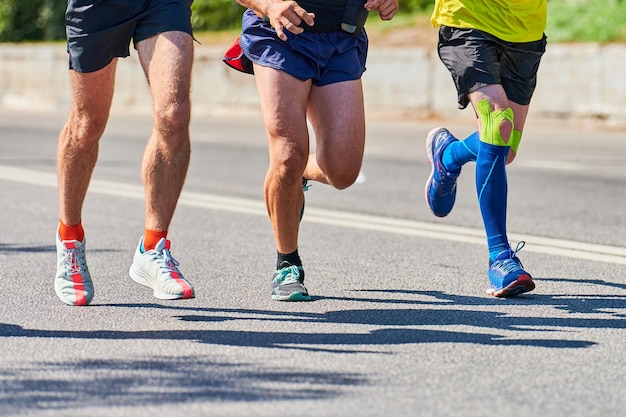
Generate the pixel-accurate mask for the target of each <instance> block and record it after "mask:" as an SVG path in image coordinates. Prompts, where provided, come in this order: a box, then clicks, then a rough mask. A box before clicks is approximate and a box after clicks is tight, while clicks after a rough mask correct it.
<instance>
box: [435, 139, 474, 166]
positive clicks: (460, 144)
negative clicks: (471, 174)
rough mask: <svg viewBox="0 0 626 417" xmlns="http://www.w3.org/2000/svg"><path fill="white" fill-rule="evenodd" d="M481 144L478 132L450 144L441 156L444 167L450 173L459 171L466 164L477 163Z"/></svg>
mask: <svg viewBox="0 0 626 417" xmlns="http://www.w3.org/2000/svg"><path fill="white" fill-rule="evenodd" d="M479 143H480V136H479V135H478V132H474V133H472V134H471V135H469V136H468V137H466V138H465V139H463V140H459V141H454V142H452V143H450V144H449V145H448V146H447V147H446V149H444V151H443V155H442V156H441V162H442V163H443V166H444V167H445V168H446V169H447V170H448V171H458V170H459V169H461V167H462V166H463V165H465V164H466V163H468V162H471V161H475V160H476V155H478V146H479Z"/></svg>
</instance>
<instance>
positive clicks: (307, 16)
mask: <svg viewBox="0 0 626 417" xmlns="http://www.w3.org/2000/svg"><path fill="white" fill-rule="evenodd" d="M294 12H296V15H297V16H298V19H300V21H299V22H297V24H298V25H299V24H300V23H301V22H302V21H304V23H306V24H307V25H309V26H313V24H314V23H315V14H313V13H309V12H307V11H306V10H304V9H303V8H302V7H300V6H297V7H296V8H295V9H294Z"/></svg>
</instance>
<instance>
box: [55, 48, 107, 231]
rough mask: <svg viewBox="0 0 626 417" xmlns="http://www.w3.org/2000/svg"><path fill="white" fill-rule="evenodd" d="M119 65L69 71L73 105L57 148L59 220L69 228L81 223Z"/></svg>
mask: <svg viewBox="0 0 626 417" xmlns="http://www.w3.org/2000/svg"><path fill="white" fill-rule="evenodd" d="M116 62H117V61H116V60H114V61H113V62H111V63H110V64H109V65H107V66H106V67H105V68H103V69H101V70H99V71H95V72H90V73H79V72H76V71H70V85H71V89H72V105H71V109H70V114H69V118H68V120H67V122H66V124H65V126H64V127H63V129H62V131H61V133H60V135H59V142H58V147H57V175H58V182H59V204H60V218H61V221H63V223H65V224H66V225H75V224H78V223H79V222H80V221H81V213H82V209H83V203H84V200H85V195H86V194H87V188H88V187H89V181H90V179H91V174H92V173H93V169H94V167H95V164H96V161H97V159H98V143H99V141H100V138H101V137H102V134H103V133H104V129H105V127H106V124H107V120H108V118H109V111H110V107H111V101H112V99H113V88H114V84H115V67H116Z"/></svg>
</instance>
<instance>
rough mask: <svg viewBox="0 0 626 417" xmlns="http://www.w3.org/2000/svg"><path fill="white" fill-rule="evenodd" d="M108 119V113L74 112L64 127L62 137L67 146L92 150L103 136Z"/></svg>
mask: <svg viewBox="0 0 626 417" xmlns="http://www.w3.org/2000/svg"><path fill="white" fill-rule="evenodd" d="M107 120H108V115H94V114H89V113H85V112H77V111H75V112H72V113H71V114H70V117H69V119H68V121H67V123H66V124H65V126H64V128H63V135H62V139H63V141H64V142H65V144H66V146H71V147H73V148H75V149H79V150H80V149H83V150H86V151H87V150H91V149H93V147H94V146H97V144H98V142H99V140H100V138H101V137H102V134H103V133H104V129H105V128H106V124H107Z"/></svg>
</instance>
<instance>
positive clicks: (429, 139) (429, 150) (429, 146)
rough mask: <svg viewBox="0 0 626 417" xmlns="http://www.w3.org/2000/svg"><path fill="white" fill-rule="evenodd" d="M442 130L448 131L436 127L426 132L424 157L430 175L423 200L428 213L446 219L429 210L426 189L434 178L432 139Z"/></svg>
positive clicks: (425, 189) (426, 189)
mask: <svg viewBox="0 0 626 417" xmlns="http://www.w3.org/2000/svg"><path fill="white" fill-rule="evenodd" d="M444 130H445V131H446V132H447V131H448V129H446V128H445V127H436V128H434V129H432V130H431V131H430V132H428V135H427V136H426V155H427V156H428V160H429V161H430V175H429V176H428V179H427V180H426V185H425V186H424V200H426V205H427V206H428V208H429V209H430V212H431V213H433V214H434V215H435V216H437V217H446V216H439V215H438V214H437V213H435V212H434V211H433V210H432V209H431V208H430V203H429V202H428V188H429V187H430V183H431V182H432V180H433V177H434V176H435V161H434V160H433V158H434V155H433V139H434V138H435V135H437V133H439V132H440V131H444Z"/></svg>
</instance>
